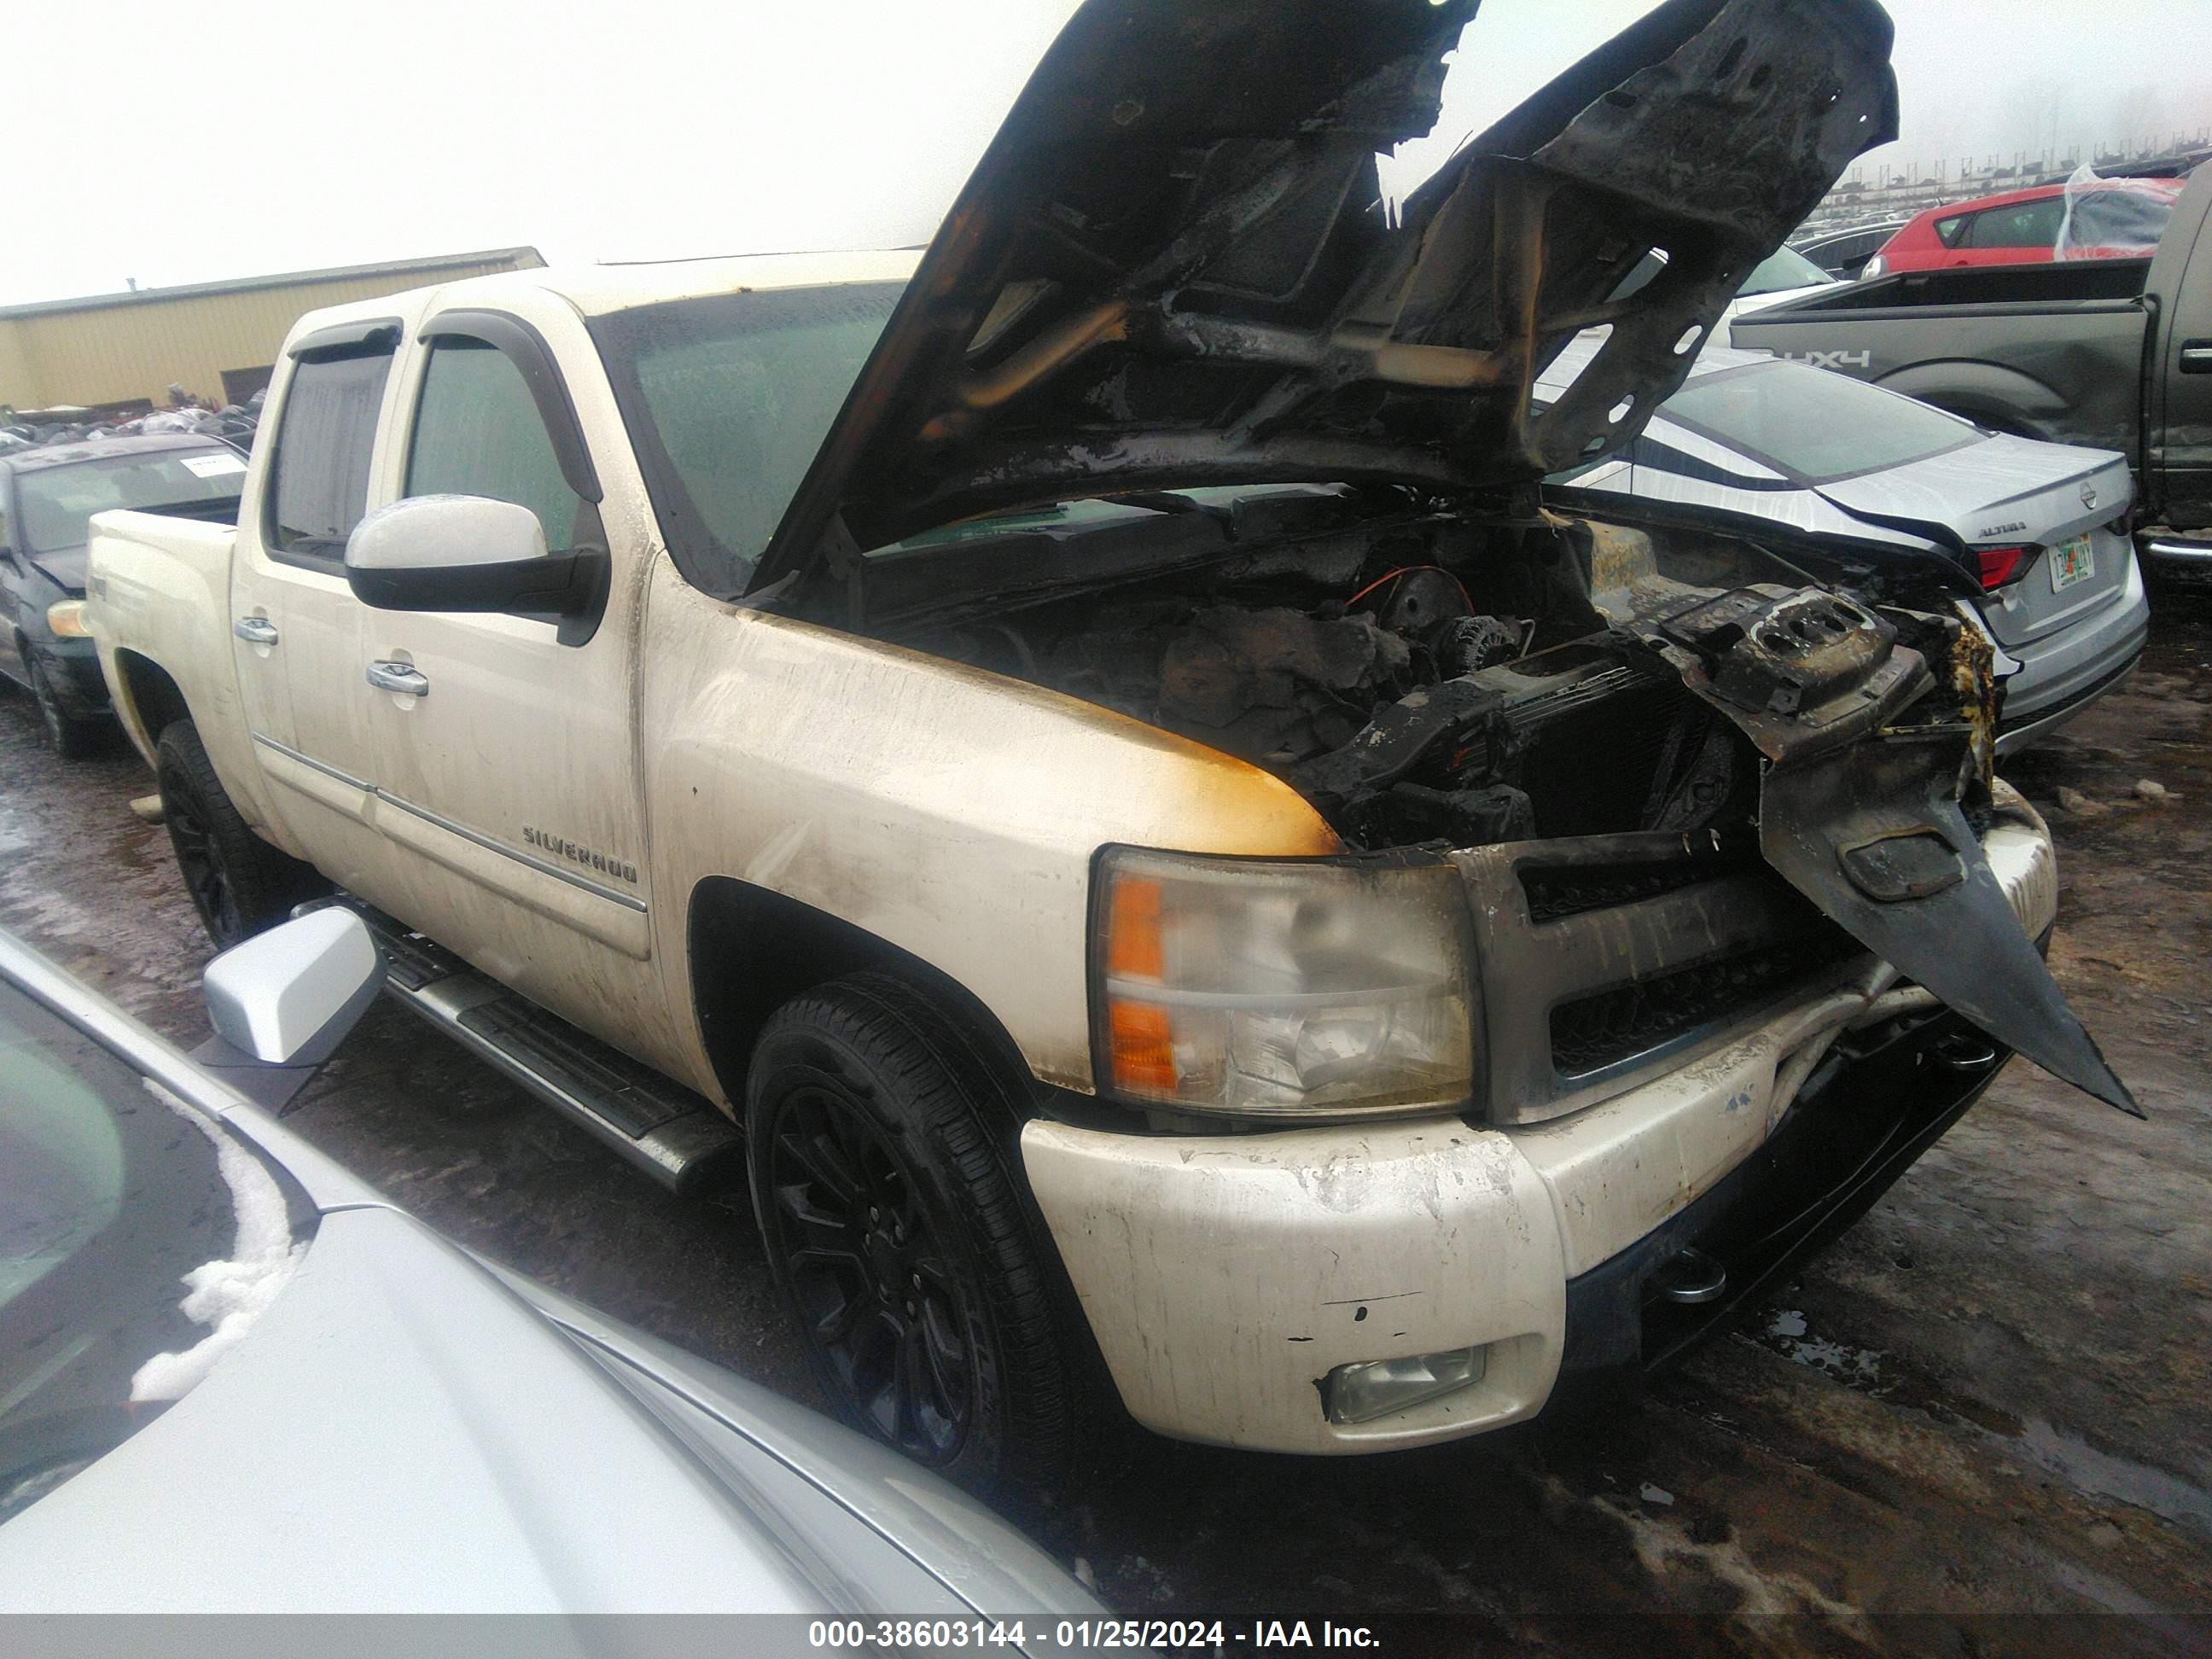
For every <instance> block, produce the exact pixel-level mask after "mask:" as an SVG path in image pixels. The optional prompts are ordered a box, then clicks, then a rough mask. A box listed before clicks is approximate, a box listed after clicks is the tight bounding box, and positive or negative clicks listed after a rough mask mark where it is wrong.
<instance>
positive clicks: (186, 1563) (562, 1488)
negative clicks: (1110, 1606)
mask: <svg viewBox="0 0 2212 1659" xmlns="http://www.w3.org/2000/svg"><path fill="white" fill-rule="evenodd" d="M608 1329H610V1330H616V1331H618V1330H619V1328H617V1327H609V1328H608ZM694 1364H695V1366H696V1374H695V1376H694V1377H693V1378H691V1379H685V1378H666V1379H665V1380H662V1381H655V1380H654V1379H653V1378H652V1377H640V1378H636V1379H635V1380H634V1381H633V1382H632V1383H631V1385H630V1386H628V1387H625V1386H623V1385H621V1384H618V1383H617V1381H616V1380H615V1379H616V1376H617V1375H619V1374H622V1373H623V1371H624V1370H625V1368H624V1367H623V1364H622V1362H621V1361H620V1360H619V1359H617V1358H613V1357H612V1356H611V1355H609V1356H607V1357H606V1358H603V1359H602V1358H593V1357H592V1353H591V1352H590V1351H587V1350H586V1348H585V1347H584V1346H582V1345H581V1344H580V1343H579V1342H577V1341H576V1340H575V1339H574V1338H573V1337H571V1336H569V1335H568V1334H564V1333H563V1332H562V1330H561V1329H560V1328H557V1327H556V1325H555V1324H553V1323H552V1322H550V1321H549V1320H548V1319H547V1318H546V1317H545V1316H544V1315H543V1314H541V1313H540V1312H539V1311H538V1310H537V1309H535V1308H533V1307H532V1305H531V1304H529V1303H528V1302H527V1301H526V1300H524V1299H523V1297H522V1296H520V1295H519V1294H518V1293H517V1291H515V1290H513V1289H510V1288H509V1287H508V1285H505V1284H502V1283H501V1280H500V1279H498V1278H496V1277H495V1276H494V1275H493V1274H492V1273H489V1272H488V1271H486V1270H485V1269H484V1268H483V1267H481V1266H480V1265H478V1264H477V1263H476V1262H475V1261H471V1259H470V1258H468V1257H467V1256H466V1255H464V1254H462V1253H461V1252H460V1251H459V1250H457V1249H454V1248H453V1246H451V1245H449V1244H447V1243H445V1242H444V1241H442V1240H441V1239H440V1238H438V1237H437V1236H436V1235H435V1234H434V1233H432V1232H431V1231H429V1230H428V1228H426V1227H424V1226H422V1225H421V1224H420V1223H418V1222H416V1221H415V1220H413V1219H412V1218H410V1217H408V1216H406V1215H404V1214H403V1213H400V1212H396V1211H393V1210H390V1209H386V1208H383V1207H365V1208H359V1209H347V1210H339V1211H337V1212H332V1213H330V1214H327V1215H325V1217H324V1218H323V1220H322V1223H321V1225H320V1228H319V1231H318V1233H317V1235H316V1237H315V1240H314V1243H313V1246H312V1247H311V1248H310V1249H308V1251H307V1256H306V1260H305V1261H303V1262H302V1264H301V1267H300V1269H299V1272H298V1273H297V1275H296V1277H295V1279H294V1280H293V1282H292V1284H291V1285H290V1286H289V1288H288V1289H287V1291H285V1293H284V1294H283V1296H282V1297H279V1298H278V1299H277V1301H276V1304H275V1305H274V1306H273V1307H271V1308H270V1310H268V1312H267V1313H266V1314H265V1315H264V1316H263V1317H262V1318H261V1319H260V1320H259V1321H258V1322H257V1323H256V1325H255V1326H254V1328H253V1330H252V1334H251V1335H250V1337H249V1339H248V1340H246V1341H244V1342H242V1343H240V1345H239V1346H237V1347H236V1348H235V1349H234V1350H233V1351H232V1352H229V1353H228V1354H226V1355H224V1356H223V1358H222V1360H221V1362H220V1363H219V1364H216V1366H215V1368H214V1370H212V1372H211V1373H210V1375H209V1376H208V1377H207V1379H206V1380H205V1381H204V1383H200V1385H199V1386H198V1387H197V1388H195V1389H193V1390H192V1391H191V1393H190V1394H188V1395H185V1398H184V1399H183V1400H182V1401H179V1402H178V1403H177V1405H175V1406H174V1407H172V1408H171V1409H170V1411H169V1413H168V1414H167V1416H165V1417H164V1418H162V1419H161V1420H159V1421H157V1422H155V1423H154V1424H152V1425H149V1427H148V1428H146V1429H145V1430H144V1431H142V1432H140V1433H139V1434H137V1435H136V1436H134V1437H132V1438H131V1439H130V1440H128V1441H126V1442H125V1443H124V1444H123V1445H122V1446H121V1447H119V1448H118V1449H116V1450H114V1451H113V1452H111V1453H109V1454H108V1455H106V1456H105V1457H103V1458H101V1459H100V1461H99V1462H97V1463H94V1465H93V1466H92V1467H91V1468H88V1469H86V1470H85V1471H84V1472H83V1473H82V1474H79V1475H77V1476H76V1478H75V1479H73V1480H70V1482H69V1483H68V1484H67V1485H65V1486H62V1487H61V1488H60V1489H58V1491H56V1492H53V1493H52V1494H51V1495H50V1496H48V1497H47V1498H44V1499H42V1500H41V1501H40V1502H39V1503H38V1504H34V1505H33V1506H32V1507H31V1508H30V1509H29V1510H26V1511H25V1512H24V1513H23V1514H22V1515H21V1516H17V1517H16V1518H15V1520H14V1521H12V1522H9V1524H8V1525H7V1526H6V1527H4V1528H0V1611H10V1612H12V1611H36V1612H40V1613H59V1612H134V1613H136V1612H152V1611H161V1612H258V1613H269V1612H288V1613H289V1612H300V1613H304V1612H313V1613H380V1612H471V1613H484V1612H502V1613H580V1612H581V1613H604V1612H645V1611H650V1612H655V1613H687V1612H708V1611H716V1612H749V1613H750V1612H763V1613H774V1612H797V1613H805V1612H813V1613H819V1612H825V1611H828V1612H860V1611H863V1610H870V1611H884V1610H891V1611H897V1612H917V1613H919V1612H927V1613H950V1614H956V1615H957V1614H962V1613H969V1612H970V1611H971V1608H972V1604H971V1603H969V1602H968V1601H965V1600H963V1598H961V1597H959V1596H956V1595H953V1594H952V1593H951V1590H950V1589H948V1588H947V1585H946V1583H945V1580H944V1578H943V1577H940V1576H939V1574H937V1573H933V1572H932V1571H927V1570H925V1569H924V1568H923V1566H922V1565H920V1564H919V1563H918V1562H917V1561H916V1560H915V1559H913V1557H911V1556H909V1555H908V1554H907V1553H905V1552H904V1551H902V1549H900V1548H898V1547H894V1546H893V1545H892V1544H891V1543H890V1542H889V1541H887V1540H886V1539H885V1538H884V1536H883V1535H882V1534H880V1533H878V1531H876V1530H874V1529H873V1528H871V1527H870V1526H868V1525H866V1524H863V1523H862V1522H860V1521H859V1520H857V1519H856V1518H855V1516H854V1514H853V1512H852V1510H851V1508H850V1507H849V1506H848V1505H847V1504H841V1503H839V1502H837V1501H836V1500H835V1499H833V1498H830V1497H829V1496H828V1495H827V1494H826V1493H825V1492H823V1490H822V1489H821V1486H819V1485H817V1484H815V1483H814V1482H811V1481H809V1480H805V1479H803V1478H801V1477H800V1476H799V1474H796V1473H795V1472H794V1470H793V1467H792V1466H791V1463H790V1462H787V1460H785V1459H783V1458H781V1457H779V1456H777V1455H774V1454H772V1453H771V1452H770V1451H769V1450H767V1449H763V1445H762V1444H761V1443H759V1442H757V1441H756V1440H755V1439H753V1438H751V1437H749V1436H747V1435H744V1434H740V1433H738V1431H735V1430H734V1429H732V1427H731V1426H730V1423H729V1422H728V1421H726V1420H724V1419H721V1418H718V1417H717V1416H716V1414H715V1413H714V1410H712V1409H702V1408H701V1406H700V1405H699V1404H698V1403H696V1402H697V1401H699V1400H701V1399H702V1397H707V1396H705V1395H703V1392H702V1389H699V1388H697V1387H696V1386H694V1384H696V1382H697V1381H698V1380H699V1378H700V1377H702V1376H703V1377H704V1378H706V1379H707V1380H708V1383H709V1384H710V1386H711V1385H712V1379H713V1378H714V1377H715V1376H719V1375H720V1374H719V1373H715V1372H714V1368H712V1367H709V1366H706V1365H704V1364H702V1363H699V1362H694ZM723 1381H725V1382H733V1381H734V1380H733V1379H723ZM734 1386H735V1387H736V1388H738V1389H743V1388H744V1385H743V1384H735V1385H734ZM685 1395H690V1396H691V1398H690V1399H686V1398H685V1397H684V1396H685ZM793 1413H794V1414H795V1413H796V1408H793ZM730 1415H731V1416H732V1417H734V1416H736V1415H737V1413H730ZM809 1426H810V1428H811V1430H812V1431H813V1433H814V1435H815V1436H817V1437H826V1438H828V1439H829V1440H830V1441H831V1442H832V1444H831V1446H830V1447H829V1455H830V1460H831V1461H832V1462H836V1461H838V1460H837V1459H836V1451H837V1449H839V1448H838V1443H842V1442H843V1441H845V1440H848V1439H853V1438H854V1437H850V1436H849V1435H848V1434H847V1433H846V1431H842V1430H840V1429H837V1428H836V1427H835V1426H834V1425H829V1424H826V1423H821V1422H819V1421H818V1420H815V1421H811V1422H810V1424H809ZM862 1449H863V1451H864V1452H865V1451H872V1448H866V1447H865V1446H864V1447H863V1448H862ZM863 1467H864V1468H865V1467H866V1466H865V1465H863ZM910 1478H915V1477H910ZM916 1479H917V1483H918V1482H919V1478H916ZM956 1501H958V1502H962V1503H964V1500H956ZM975 1516H976V1522H977V1526H978V1527H979V1528H981V1529H984V1530H988V1529H991V1528H995V1529H996V1532H997V1534H999V1536H998V1537H997V1538H982V1539H979V1540H977V1541H976V1542H978V1543H981V1544H984V1545H986V1546H988V1545H990V1544H993V1543H1001V1544H1003V1542H1004V1541H1006V1540H1009V1539H1012V1533H1011V1532H1010V1531H1009V1530H1008V1529H1006V1528H1004V1527H1003V1526H1002V1525H1000V1524H999V1523H997V1522H995V1521H994V1520H993V1519H992V1518H991V1517H988V1516H987V1515H986V1514H985V1513H984V1512H982V1511H981V1510H980V1509H977V1510H975ZM973 1549H974V1546H973V1545H971V1546H970V1550H971V1552H972V1551H973ZM1013 1553H1015V1552H1011V1551H1010V1552H1009V1553H1008V1555H1007V1558H1006V1562H1005V1565H1006V1568H1007V1569H1008V1570H1007V1571H1005V1572H1004V1573H1003V1574H1000V1573H994V1572H991V1571H985V1572H982V1573H981V1574H978V1575H975V1577H980V1578H981V1579H983V1580H986V1581H990V1582H987V1583H983V1584H975V1583H970V1584H969V1586H967V1587H968V1588H969V1589H971V1591H972V1590H976V1589H981V1590H984V1591H985V1592H986V1594H987V1595H988V1599H992V1600H997V1599H998V1597H999V1596H1000V1595H1004V1596H1006V1597H1008V1598H1010V1599H1011V1600H1012V1601H1015V1602H1016V1603H1017V1605H1014V1606H1011V1607H1010V1606H1006V1605H1004V1604H1003V1603H1002V1604H1001V1605H1000V1607H994V1608H992V1609H990V1610H991V1611H994V1612H1019V1611H1030V1612H1034V1611H1037V1610H1040V1608H1042V1607H1047V1606H1054V1605H1056V1606H1058V1607H1060V1608H1061V1609H1062V1610H1070V1609H1069V1608H1068V1603H1069V1602H1070V1601H1071V1599H1073V1601H1075V1604H1076V1605H1075V1607H1073V1609H1072V1610H1077V1611H1091V1610H1093V1609H1094V1607H1095V1604H1089V1605H1086V1603H1087V1598H1084V1597H1082V1596H1081V1592H1080V1591H1079V1590H1078V1589H1076V1587H1075V1586H1074V1585H1073V1583H1072V1581H1066V1580H1065V1579H1064V1577H1062V1578H1061V1583H1062V1584H1064V1585H1065V1589H1062V1590H1060V1591H1058V1592H1057V1593H1055V1590H1054V1586H1053V1585H1052V1584H1051V1583H1050V1582H1049V1581H1048V1579H1046V1578H1045V1577H1042V1575H1038V1576H1036V1577H1031V1578H1030V1580H1029V1581H1028V1582H1027V1583H1024V1575H1023V1573H1022V1571H1021V1565H1022V1564H1021V1563H1019V1562H1017V1561H1015V1560H1013V1559H1012V1555H1013ZM1018 1553H1022V1554H1025V1555H1026V1556H1027V1557H1028V1558H1029V1559H1030V1561H1032V1562H1034V1563H1035V1565H1036V1567H1039V1568H1044V1569H1045V1570H1046V1571H1049V1566H1048V1564H1047V1563H1045V1562H1044V1561H1043V1560H1042V1558H1041V1557H1038V1556H1037V1555H1036V1553H1035V1551H1034V1550H1032V1549H1029V1548H1028V1547H1026V1546H1018ZM1055 1576H1057V1575H1055ZM994 1592H995V1593H994Z"/></svg>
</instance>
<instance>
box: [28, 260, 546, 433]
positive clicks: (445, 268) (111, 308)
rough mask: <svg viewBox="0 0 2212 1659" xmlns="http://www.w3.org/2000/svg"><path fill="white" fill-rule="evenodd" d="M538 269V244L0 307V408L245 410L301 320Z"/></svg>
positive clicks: (263, 383) (541, 261) (539, 263)
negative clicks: (174, 398)
mask: <svg viewBox="0 0 2212 1659" xmlns="http://www.w3.org/2000/svg"><path fill="white" fill-rule="evenodd" d="M544 263H545V261H544V260H543V259H542V258H539V257H538V250H537V249H536V248H531V247H505V248H493V249H490V250H488V251H486V252H480V253H453V254H448V255H446V256H445V257H443V258H429V259H401V260H396V261H394V262H392V264H380V265H345V266H340V267H338V268H337V269H336V270H295V271H292V272H289V273H288V274H286V275H284V276H246V277H240V278H239V279H238V280H236V281H234V282H228V283H194V284H192V285H191V286H189V287H185V288H161V289H140V290H137V291H135V292H132V293H128V294H100V295H93V296H91V297H90V298H88V299H82V300H48V301H42V302H40V303H39V304H36V305H22V306H4V307H0V406H4V407H6V408H10V409H15V410H25V411H28V410H44V409H52V408H57V407H60V406H64V405H82V406H84V407H86V408H89V409H94V410H101V411H103V412H112V413H118V414H121V413H128V412H132V411H136V410H143V409H147V408H161V407H163V406H166V405H167V403H168V401H169V398H168V388H169V387H170V386H172V385H177V386H183V387H184V388H185V391H187V392H191V393H193V394H195V395H196V396H198V397H201V398H207V399H210V401H212V402H215V403H217V404H225V403H243V402H244V401H245V400H246V398H250V397H252V395H253V394H254V392H257V391H258V390H259V389H260V388H261V387H262V386H265V385H267V384H268V381H269V373H270V368H271V366H272V365H274V364H275V362H276V353H277V351H278V349H279V348H281V347H282V346H283V343H284V336H285V335H286V334H287V333H288V332H289V331H290V329H291V326H292V325H293V324H294V323H295V322H296V321H297V320H298V319H299V317H300V314H301V313H302V312H307V311H313V309H315V307H318V306H328V305H338V304H341V303H343V301H348V300H373V299H374V298H376V297H377V296H378V295H384V294H398V293H399V292H401V291H402V290H403V289H410V288H422V287H426V286H428V284H430V283H448V282H458V281H459V280H460V279H461V278H462V277H464V276H485V275H488V274H489V273H491V272H493V271H501V270H526V269H528V268H530V267H532V266H534V265H542V264H544Z"/></svg>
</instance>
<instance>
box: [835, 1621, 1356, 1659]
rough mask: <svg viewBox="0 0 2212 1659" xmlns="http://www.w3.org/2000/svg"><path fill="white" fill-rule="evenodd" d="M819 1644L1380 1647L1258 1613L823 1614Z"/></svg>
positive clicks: (1352, 1632) (1342, 1632)
mask: <svg viewBox="0 0 2212 1659" xmlns="http://www.w3.org/2000/svg"><path fill="white" fill-rule="evenodd" d="M806 1638H807V1645H808V1646H809V1647H813V1648H829V1649H839V1648H892V1649H901V1650H911V1649H916V1648H951V1649H959V1648H981V1649H986V1650H988V1649H994V1648H995V1649H1022V1650H1028V1651H1030V1652H1035V1651H1036V1650H1039V1649H1042V1648H1054V1649H1060V1650H1066V1651H1075V1650H1090V1649H1097V1648H1200V1649H1206V1650H1212V1651H1215V1652H1220V1651H1224V1650H1227V1649H1229V1648H1231V1647H1247V1648H1314V1647H1321V1648H1364V1649H1370V1650H1372V1649H1376V1648H1379V1647H1381V1646H1382V1643H1381V1641H1380V1640H1379V1639H1378V1638H1377V1637H1376V1634H1375V1632H1373V1631H1371V1630H1370V1629H1369V1628H1368V1627H1367V1626H1364V1625H1339V1624H1335V1623H1334V1622H1332V1621H1329V1620H1322V1621H1321V1622H1320V1623H1319V1624H1317V1625H1315V1624H1309V1623H1308V1622H1307V1621H1306V1620H1303V1619H1255V1620H1250V1621H1249V1622H1248V1623H1245V1624H1241V1625H1231V1624H1230V1623H1228V1622H1227V1621H1226V1620H1219V1619H1060V1620H1054V1621H1053V1622H1052V1623H1050V1624H1046V1623H1045V1622H1044V1621H1042V1620H1036V1621H1034V1622H1032V1621H1030V1620H1022V1619H817V1620H813V1621H812V1622H811V1624H809V1625H808V1626H807V1630H806Z"/></svg>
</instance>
